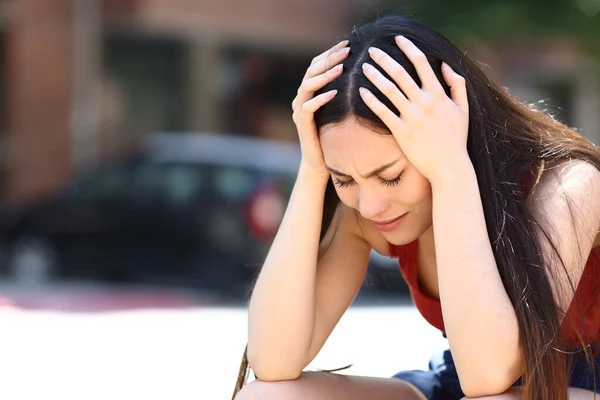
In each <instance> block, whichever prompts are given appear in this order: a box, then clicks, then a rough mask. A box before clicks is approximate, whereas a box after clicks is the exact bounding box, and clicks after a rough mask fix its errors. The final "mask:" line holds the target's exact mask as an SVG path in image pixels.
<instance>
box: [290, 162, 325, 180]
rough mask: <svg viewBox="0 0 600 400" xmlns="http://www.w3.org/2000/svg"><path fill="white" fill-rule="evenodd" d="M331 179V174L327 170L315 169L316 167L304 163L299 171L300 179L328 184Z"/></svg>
mask: <svg viewBox="0 0 600 400" xmlns="http://www.w3.org/2000/svg"><path fill="white" fill-rule="evenodd" d="M329 178H330V175H329V172H328V171H327V170H326V169H325V168H323V169H315V168H314V167H312V166H310V165H308V164H305V163H304V162H301V163H300V168H299V169H298V179H303V180H309V181H314V182H316V183H322V184H326V183H327V181H329Z"/></svg>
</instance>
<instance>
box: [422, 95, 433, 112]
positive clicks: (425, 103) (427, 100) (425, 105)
mask: <svg viewBox="0 0 600 400" xmlns="http://www.w3.org/2000/svg"><path fill="white" fill-rule="evenodd" d="M435 103H436V101H435V99H434V98H433V97H432V96H423V98H422V99H421V108H422V109H423V110H424V111H426V112H431V111H433V110H434V109H435Z"/></svg>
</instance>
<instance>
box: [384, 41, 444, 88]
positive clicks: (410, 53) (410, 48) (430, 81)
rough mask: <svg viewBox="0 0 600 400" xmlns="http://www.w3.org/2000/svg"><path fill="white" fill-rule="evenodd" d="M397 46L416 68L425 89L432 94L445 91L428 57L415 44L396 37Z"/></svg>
mask: <svg viewBox="0 0 600 400" xmlns="http://www.w3.org/2000/svg"><path fill="white" fill-rule="evenodd" d="M396 44H397V45H398V47H399V48H400V50H402V52H403V53H404V54H405V55H406V57H408V59H409V60H410V61H411V62H412V63H413V65H414V66H415V69H416V70H417V74H418V75H419V79H420V80H421V84H422V86H423V88H425V89H427V90H428V91H431V92H435V91H437V92H440V91H443V90H444V89H443V88H442V85H441V84H440V81H438V79H437V77H436V76H435V73H434V72H433V69H432V68H431V65H430V64H429V61H428V60H427V57H426V56H425V54H423V52H422V51H421V50H419V48H418V47H417V46H415V45H414V44H413V42H411V41H410V40H408V39H407V38H405V37H404V36H396Z"/></svg>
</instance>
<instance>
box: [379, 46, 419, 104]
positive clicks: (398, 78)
mask: <svg viewBox="0 0 600 400" xmlns="http://www.w3.org/2000/svg"><path fill="white" fill-rule="evenodd" d="M369 55H370V56H371V58H372V59H373V61H375V62H376V63H377V65H379V66H380V67H381V69H383V70H384V71H385V72H386V73H387V74H388V75H389V76H390V77H391V78H392V79H393V80H394V82H396V84H397V85H398V86H399V87H400V88H401V89H402V91H403V92H404V93H406V96H407V97H408V98H409V99H410V100H411V101H416V100H418V99H419V98H420V97H421V95H422V91H421V88H420V87H419V85H417V83H416V82H415V81H414V79H413V78H412V77H411V76H410V75H409V74H408V72H406V70H405V69H404V68H403V67H402V66H401V65H400V64H399V63H398V62H397V61H396V60H394V59H393V58H392V57H390V56H389V55H388V54H387V53H386V52H384V51H382V50H381V49H378V48H376V47H371V48H369ZM380 90H381V89H380ZM390 100H391V99H390Z"/></svg>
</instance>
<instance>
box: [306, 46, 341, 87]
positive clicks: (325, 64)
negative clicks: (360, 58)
mask: <svg viewBox="0 0 600 400" xmlns="http://www.w3.org/2000/svg"><path fill="white" fill-rule="evenodd" d="M349 53H350V47H344V48H343V49H340V50H338V51H336V52H335V53H332V54H331V55H329V56H327V57H325V58H323V59H321V60H319V61H318V62H316V63H314V64H311V66H310V67H308V69H307V70H306V74H305V75H304V79H307V78H312V77H313V76H317V75H320V74H322V73H323V72H325V71H327V70H329V69H330V68H331V67H332V66H334V65H336V64H339V63H340V62H342V61H343V60H344V59H345V58H346V57H348V54H349Z"/></svg>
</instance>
